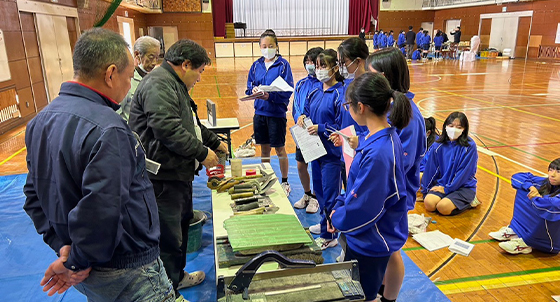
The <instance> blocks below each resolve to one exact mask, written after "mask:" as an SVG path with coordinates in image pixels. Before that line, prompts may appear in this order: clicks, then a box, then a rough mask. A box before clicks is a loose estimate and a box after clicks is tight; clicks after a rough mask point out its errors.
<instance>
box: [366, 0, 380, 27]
mask: <svg viewBox="0 0 560 302" xmlns="http://www.w3.org/2000/svg"><path fill="white" fill-rule="evenodd" d="M369 2H370V4H371V15H372V17H373V19H375V20H376V21H377V22H376V23H374V24H377V26H376V27H377V28H379V0H369ZM370 19H371V18H370ZM369 23H370V22H368V25H369ZM377 28H372V29H371V31H372V32H373V31H375V30H376V29H377ZM367 31H368V30H367V29H366V32H367Z"/></svg>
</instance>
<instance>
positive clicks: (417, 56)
mask: <svg viewBox="0 0 560 302" xmlns="http://www.w3.org/2000/svg"><path fill="white" fill-rule="evenodd" d="M412 59H413V60H420V59H422V52H420V49H416V50H415V51H414V52H413V53H412Z"/></svg>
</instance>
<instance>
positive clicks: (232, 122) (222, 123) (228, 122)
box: [200, 117, 239, 130]
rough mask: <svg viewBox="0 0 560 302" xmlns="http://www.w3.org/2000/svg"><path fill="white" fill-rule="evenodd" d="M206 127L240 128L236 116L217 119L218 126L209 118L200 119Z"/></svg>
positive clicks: (211, 128)
mask: <svg viewBox="0 0 560 302" xmlns="http://www.w3.org/2000/svg"><path fill="white" fill-rule="evenodd" d="M200 122H201V123H202V125H204V127H206V128H208V129H210V130H213V129H239V121H238V120H237V118H235V117H230V118H219V119H216V126H212V125H210V123H208V120H207V119H205V120H201V121H200Z"/></svg>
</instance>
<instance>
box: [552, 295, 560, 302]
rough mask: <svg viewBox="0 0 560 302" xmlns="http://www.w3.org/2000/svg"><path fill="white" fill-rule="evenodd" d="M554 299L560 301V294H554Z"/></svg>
mask: <svg viewBox="0 0 560 302" xmlns="http://www.w3.org/2000/svg"><path fill="white" fill-rule="evenodd" d="M552 299H554V301H556V302H560V295H558V296H552Z"/></svg>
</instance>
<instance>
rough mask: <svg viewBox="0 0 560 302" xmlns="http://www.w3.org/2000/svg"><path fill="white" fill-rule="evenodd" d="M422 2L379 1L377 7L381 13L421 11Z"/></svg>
mask: <svg viewBox="0 0 560 302" xmlns="http://www.w3.org/2000/svg"><path fill="white" fill-rule="evenodd" d="M422 2H423V1H422V0H389V1H388V2H383V0H379V3H380V6H379V7H380V10H382V11H391V10H422Z"/></svg>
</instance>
